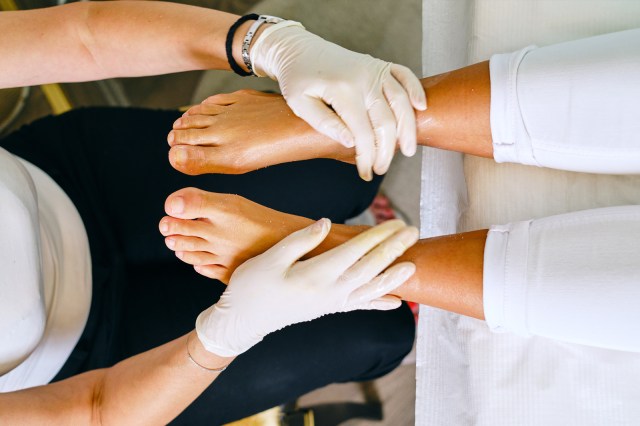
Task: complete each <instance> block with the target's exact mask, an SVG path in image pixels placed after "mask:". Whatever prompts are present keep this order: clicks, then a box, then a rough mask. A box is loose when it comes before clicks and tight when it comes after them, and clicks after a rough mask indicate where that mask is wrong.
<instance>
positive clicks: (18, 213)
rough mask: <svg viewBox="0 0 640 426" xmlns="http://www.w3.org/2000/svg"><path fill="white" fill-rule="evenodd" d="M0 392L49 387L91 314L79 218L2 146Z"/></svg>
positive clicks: (56, 190) (40, 175)
mask: <svg viewBox="0 0 640 426" xmlns="http://www.w3.org/2000/svg"><path fill="white" fill-rule="evenodd" d="M0 217H1V218H2V220H1V221H0V235H1V236H2V238H1V239H0V271H1V273H0V374H2V373H5V374H3V375H0V392H9V391H14V390H19V389H23V388H27V387H32V386H38V385H43V384H46V383H48V382H49V381H51V379H53V377H55V375H56V374H57V373H58V371H59V370H60V368H61V367H62V366H63V365H64V363H65V361H66V360H67V358H68V357H69V355H70V354H71V351H72V350H73V348H74V347H75V345H76V343H77V342H78V339H79V338H80V335H81V334H82V331H83V329H84V326H85V324H86V321H87V317H88V315H89V308H90V305H91V260H90V255H89V242H88V239H87V235H86V232H85V229H84V225H83V223H82V220H81V218H80V216H79V214H78V212H77V210H76V209H75V207H74V205H73V203H72V202H71V200H69V198H68V197H67V195H66V194H65V193H64V192H63V191H62V189H61V188H60V187H59V186H58V185H57V184H56V183H55V182H54V181H53V180H52V179H51V178H50V177H49V176H47V175H46V174H45V173H44V172H42V170H40V169H38V168H37V167H35V166H34V165H32V164H30V163H28V162H26V161H24V160H21V159H19V158H17V157H15V156H13V155H11V154H10V153H8V152H7V151H5V150H4V149H1V148H0Z"/></svg>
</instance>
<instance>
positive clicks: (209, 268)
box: [193, 265, 231, 284]
mask: <svg viewBox="0 0 640 426" xmlns="http://www.w3.org/2000/svg"><path fill="white" fill-rule="evenodd" d="M193 269H195V271H196V272H197V273H199V274H200V275H204V276H205V277H207V278H211V279H214V280H218V281H222V282H223V283H225V284H228V283H229V278H230V277H231V274H230V273H229V270H228V269H227V268H225V267H224V266H222V265H199V266H194V267H193Z"/></svg>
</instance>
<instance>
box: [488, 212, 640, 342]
mask: <svg viewBox="0 0 640 426" xmlns="http://www.w3.org/2000/svg"><path fill="white" fill-rule="evenodd" d="M483 281H484V283H483V286H484V289H483V293H484V294H483V298H484V313H485V318H486V320H487V323H488V325H489V327H490V328H491V329H492V330H493V331H510V332H514V333H516V334H520V335H524V336H530V335H538V336H543V337H549V338H553V339H558V340H564V341H568V342H573V343H580V344H585V345H591V346H599V347H604V348H610V349H619V350H626V351H636V352H640V206H621V207H609V208H603V209H595V210H585V211H581V212H575V213H568V214H562V215H558V216H551V217H547V218H544V219H537V220H530V221H523V222H516V223H511V224H508V225H501V226H493V227H492V228H491V229H490V231H489V235H488V236H487V242H486V245H485V253H484V279H483Z"/></svg>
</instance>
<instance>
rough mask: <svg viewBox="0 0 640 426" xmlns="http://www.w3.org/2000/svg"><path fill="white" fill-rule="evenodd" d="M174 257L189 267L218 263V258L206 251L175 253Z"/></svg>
mask: <svg viewBox="0 0 640 426" xmlns="http://www.w3.org/2000/svg"><path fill="white" fill-rule="evenodd" d="M176 257H177V258H178V259H180V260H182V261H183V262H184V263H188V264H189V265H194V266H199V265H213V264H216V263H219V262H220V257H219V256H218V255H215V254H213V253H209V252H206V251H177V252H176Z"/></svg>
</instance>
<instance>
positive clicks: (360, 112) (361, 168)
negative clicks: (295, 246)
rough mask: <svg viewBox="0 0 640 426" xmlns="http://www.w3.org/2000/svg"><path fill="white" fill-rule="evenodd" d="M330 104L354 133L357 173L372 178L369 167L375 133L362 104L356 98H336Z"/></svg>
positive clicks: (364, 177)
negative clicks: (345, 100) (354, 99)
mask: <svg viewBox="0 0 640 426" xmlns="http://www.w3.org/2000/svg"><path fill="white" fill-rule="evenodd" d="M331 105H332V106H333V108H334V109H335V111H336V113H337V114H338V115H339V116H340V117H342V120H343V121H344V123H345V124H346V125H347V127H348V128H349V130H351V133H352V134H353V135H354V138H355V147H356V166H357V168H358V174H359V175H360V177H361V178H362V179H364V180H366V181H370V180H371V179H372V178H373V175H372V172H371V168H372V167H373V160H374V158H375V133H374V132H373V129H372V127H371V121H370V120H369V115H368V114H367V110H366V109H365V107H364V104H362V103H361V102H360V101H359V99H358V100H357V101H347V102H344V101H340V100H336V101H334V102H332V104H331Z"/></svg>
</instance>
